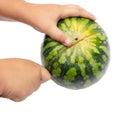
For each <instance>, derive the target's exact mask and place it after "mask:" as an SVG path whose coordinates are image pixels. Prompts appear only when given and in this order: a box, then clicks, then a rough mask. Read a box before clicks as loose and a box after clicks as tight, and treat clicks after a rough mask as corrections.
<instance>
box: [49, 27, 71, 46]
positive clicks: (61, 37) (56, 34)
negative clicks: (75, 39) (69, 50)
mask: <svg viewBox="0 0 120 114" xmlns="http://www.w3.org/2000/svg"><path fill="white" fill-rule="evenodd" d="M48 35H49V36H50V37H51V38H53V39H54V40H56V41H58V42H61V43H62V44H63V45H65V46H70V45H71V40H70V38H69V37H68V36H67V35H65V33H63V32H62V31H61V30H60V29H59V28H57V26H53V27H51V30H49V33H48Z"/></svg>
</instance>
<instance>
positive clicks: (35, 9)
mask: <svg viewBox="0 0 120 114" xmlns="http://www.w3.org/2000/svg"><path fill="white" fill-rule="evenodd" d="M28 9H29V11H30V13H28V14H26V15H28V16H27V17H29V18H28V20H27V22H28V24H29V25H31V26H32V27H34V28H35V29H37V30H38V31H41V32H43V33H46V34H48V35H49V36H51V38H53V39H55V40H57V41H59V42H61V43H63V44H64V45H66V46H70V45H71V41H70V38H68V37H67V36H66V35H65V34H64V33H63V32H62V31H61V30H60V29H58V28H57V22H58V21H59V20H60V19H63V18H66V17H73V16H81V17H86V18H90V19H91V20H95V17H94V16H93V15H92V14H91V13H90V12H88V11H86V10H85V9H83V8H81V7H80V6H77V5H53V4H42V5H41V4H39V5H35V4H28Z"/></svg>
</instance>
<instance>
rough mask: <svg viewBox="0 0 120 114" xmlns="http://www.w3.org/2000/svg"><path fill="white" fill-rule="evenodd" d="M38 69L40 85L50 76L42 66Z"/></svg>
mask: <svg viewBox="0 0 120 114" xmlns="http://www.w3.org/2000/svg"><path fill="white" fill-rule="evenodd" d="M40 67H41V74H40V80H41V83H44V82H46V81H48V80H49V79H50V78H51V75H50V73H49V72H48V71H47V70H46V69H45V68H44V67H42V66H40Z"/></svg>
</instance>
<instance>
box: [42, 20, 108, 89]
mask: <svg viewBox="0 0 120 114" xmlns="http://www.w3.org/2000/svg"><path fill="white" fill-rule="evenodd" d="M58 27H59V28H60V29H61V30H62V31H63V32H64V33H65V34H66V35H68V36H69V37H71V40H72V46H71V47H65V46H64V45H62V44H61V43H59V42H57V41H55V40H53V39H51V38H50V37H49V36H47V35H46V36H45V40H44V45H43V48H42V54H43V59H44V65H45V67H46V68H47V69H48V70H49V72H50V73H51V75H52V79H53V80H54V81H55V82H56V83H57V84H59V85H61V86H64V87H67V88H71V89H81V88H85V87H88V86H90V85H92V84H94V83H95V82H97V81H98V80H100V78H101V77H102V76H103V74H104V73H105V71H106V68H107V66H108V63H109V56H110V51H109V50H110V49H109V44H108V38H107V36H106V34H105V32H104V30H103V29H102V28H101V27H100V26H99V25H98V24H97V23H96V22H94V21H91V20H89V19H85V18H66V19H63V20H60V21H59V22H58ZM76 38H77V40H76Z"/></svg>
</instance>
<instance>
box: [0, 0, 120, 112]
mask: <svg viewBox="0 0 120 114" xmlns="http://www.w3.org/2000/svg"><path fill="white" fill-rule="evenodd" d="M28 1H30V2H34V3H58V4H77V5H80V6H82V7H84V8H85V9H87V10H89V11H91V12H92V13H93V14H95V16H96V17H97V20H96V21H97V22H98V23H99V24H100V25H101V26H102V27H103V28H104V30H105V31H106V33H107V35H108V37H109V42H110V47H111V61H110V64H109V68H108V70H107V72H106V74H105V75H104V77H103V78H102V79H101V80H100V81H99V82H98V83H96V84H95V85H93V86H91V87H89V88H86V89H82V90H69V89H65V88H62V87H60V86H58V85H56V84H55V83H54V82H53V81H51V80H50V81H48V82H47V83H45V84H43V85H42V86H41V88H40V89H38V90H37V91H36V92H35V93H33V94H32V95H31V96H30V97H28V98H27V99H26V100H24V101H22V102H19V103H16V102H13V101H11V100H8V99H3V98H0V114H103V113H104V114H120V72H119V69H120V66H119V64H120V51H119V50H120V13H119V10H120V3H119V0H56V1H55V0H28ZM48 13H49V12H48ZM43 37H44V34H42V33H40V32H37V31H36V30H34V29H33V28H32V27H30V26H27V25H25V24H22V23H18V22H2V21H0V58H8V57H20V58H25V59H30V60H33V61H35V62H37V63H40V64H41V60H40V47H41V43H42V41H43Z"/></svg>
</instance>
